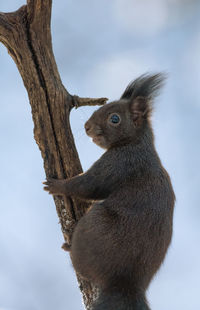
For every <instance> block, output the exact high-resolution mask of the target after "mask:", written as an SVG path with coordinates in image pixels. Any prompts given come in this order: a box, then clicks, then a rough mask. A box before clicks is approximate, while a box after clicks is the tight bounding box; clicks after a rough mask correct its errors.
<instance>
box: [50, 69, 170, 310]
mask: <svg viewBox="0 0 200 310" xmlns="http://www.w3.org/2000/svg"><path fill="white" fill-rule="evenodd" d="M163 79H164V78H163V76H162V75H161V74H156V75H153V76H151V75H143V76H142V77H140V78H138V79H137V80H135V81H134V82H132V83H131V84H130V85H129V86H128V88H127V89H126V90H125V92H124V94H123V95H122V97H121V99H120V100H119V101H115V102H111V103H109V104H107V105H105V106H103V107H101V108H100V109H99V110H97V111H96V112H94V114H93V115H92V116H91V118H90V119H89V120H88V122H87V123H86V124H85V128H86V131H87V134H88V135H89V136H91V137H92V138H93V139H94V142H95V143H97V144H98V145H99V146H101V147H103V148H106V149H107V151H106V152H105V153H104V154H103V156H102V157H101V158H100V159H99V160H98V161H96V162H95V163H94V165H93V166H92V167H91V168H90V169H89V170H88V171H86V172H85V173H83V174H82V175H79V176H76V177H74V178H72V179H70V180H65V181H63V180H49V181H47V183H46V185H48V186H47V187H46V189H47V190H48V191H49V192H50V193H53V194H56V193H57V194H67V195H70V196H76V197H80V198H82V199H92V200H96V202H95V203H93V205H92V207H91V209H90V210H89V212H88V213H87V214H86V215H84V216H83V217H82V218H81V220H80V221H79V222H78V224H77V226H76V228H75V231H74V234H73V238H72V246H71V258H72V263H73V265H74V268H75V270H76V271H77V272H78V273H80V274H81V275H82V276H83V277H84V278H85V279H87V280H90V281H92V282H93V283H95V284H96V285H97V286H98V287H99V289H100V296H99V299H98V300H97V302H96V303H95V304H94V306H93V310H149V309H150V308H149V307H148V305H147V302H146V299H145V291H146V289H147V287H148V285H149V283H150V281H151V279H152V278H153V276H154V274H155V273H156V271H157V270H158V269H159V267H160V265H161V263H162V261H163V259H164V257H165V254H166V251H167V249H168V246H169V244H170V241H171V236H172V218H173V208H174V200H175V196H174V192H173V188H172V185H171V182H170V178H169V176H168V174H167V172H166V170H165V169H164V168H163V166H162V164H161V162H160V159H159V157H158V154H157V152H156V150H155V147H154V141H153V132H152V128H151V124H150V120H149V117H150V113H151V110H152V100H153V99H154V97H155V95H156V94H157V93H158V90H159V89H160V87H161V85H162V83H163ZM113 113H114V114H115V113H117V115H119V116H120V119H121V122H120V124H114V125H113V124H111V123H110V115H112V114H113ZM100 200H102V201H100Z"/></svg>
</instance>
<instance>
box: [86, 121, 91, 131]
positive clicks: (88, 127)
mask: <svg viewBox="0 0 200 310" xmlns="http://www.w3.org/2000/svg"><path fill="white" fill-rule="evenodd" d="M90 129H91V125H90V123H89V122H86V123H85V131H86V133H87V134H89V132H90Z"/></svg>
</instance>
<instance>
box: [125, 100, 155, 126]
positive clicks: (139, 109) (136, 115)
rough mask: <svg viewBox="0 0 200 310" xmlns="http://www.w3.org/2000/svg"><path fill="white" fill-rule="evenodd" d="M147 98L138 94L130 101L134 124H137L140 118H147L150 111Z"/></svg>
mask: <svg viewBox="0 0 200 310" xmlns="http://www.w3.org/2000/svg"><path fill="white" fill-rule="evenodd" d="M148 101H149V100H148V99H147V98H145V97H142V96H138V97H136V98H134V99H133V100H132V101H131V102H130V112H131V115H132V119H133V121H134V123H135V125H139V124H140V123H141V121H142V119H144V118H147V117H148V116H149V115H150V113H151V108H150V105H149V102H148Z"/></svg>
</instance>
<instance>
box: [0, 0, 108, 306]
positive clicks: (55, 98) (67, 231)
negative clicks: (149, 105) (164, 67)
mask: <svg viewBox="0 0 200 310" xmlns="http://www.w3.org/2000/svg"><path fill="white" fill-rule="evenodd" d="M51 6H52V1H51V0H27V5H25V6H22V7H21V8H20V9H19V10H17V11H16V12H12V13H0V41H1V42H2V43H3V44H4V45H5V46H6V47H7V49H8V52H9V54H10V55H11V56H12V58H13V59H14V61H15V63H16V65H17V67H18V70H19V72H20V74H21V76H22V79H23V82H24V85H25V87H26V89H27V92H28V96H29V100H30V104H31V108H32V117H33V122H34V137H35V140H36V143H37V144H38V146H39V149H40V151H41V154H42V158H43V160H44V169H45V172H46V176H47V177H54V178H70V177H72V176H74V175H77V174H79V173H81V172H82V168H81V164H80V160H79V156H78V153H77V150H76V147H75V144H74V138H73V135H72V132H71V128H70V123H69V114H70V111H71V109H72V108H73V107H79V106H83V105H101V104H104V103H105V102H106V100H107V99H106V98H99V99H91V98H79V97H78V96H71V95H70V94H69V93H68V92H67V90H66V89H65V88H64V86H63V85H62V81H61V78H60V75H59V73H58V69H57V66H56V62H55V59H54V55H53V51H52V42H51V30H50V22H51ZM54 201H55V205H56V210H57V213H58V217H59V221H60V223H61V229H62V232H63V236H64V239H65V241H66V242H67V243H70V241H71V236H72V232H73V229H74V225H75V224H76V222H77V221H78V220H79V218H80V217H81V216H82V215H83V214H84V213H85V211H86V209H87V207H88V206H87V204H86V203H84V202H81V201H78V200H77V199H74V198H73V199H72V198H70V197H65V199H62V198H61V197H57V196H55V197H54ZM77 276H78V275H77ZM78 282H79V287H80V290H81V292H82V294H83V300H84V303H85V306H86V308H87V309H89V308H90V306H91V303H92V302H93V300H94V299H95V298H96V294H97V290H96V289H95V287H94V286H93V285H92V284H91V283H88V282H86V281H83V280H82V279H81V278H80V276H78Z"/></svg>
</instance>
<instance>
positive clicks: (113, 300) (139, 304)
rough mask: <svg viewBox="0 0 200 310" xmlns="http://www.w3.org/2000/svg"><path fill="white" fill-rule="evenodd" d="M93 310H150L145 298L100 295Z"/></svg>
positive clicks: (117, 294) (116, 294)
mask: <svg viewBox="0 0 200 310" xmlns="http://www.w3.org/2000/svg"><path fill="white" fill-rule="evenodd" d="M92 310H150V308H149V306H148V304H147V302H146V299H145V297H144V296H141V295H140V296H139V295H138V296H128V295H125V294H123V295H122V294H119V293H115V294H113V293H112V294H104V293H100V295H99V298H98V299H97V301H96V302H95V304H94V305H93V307H92Z"/></svg>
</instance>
